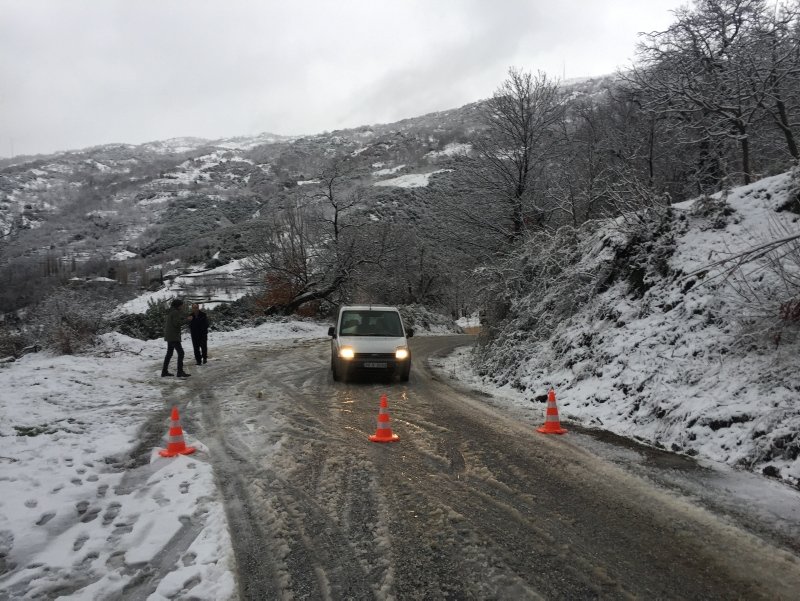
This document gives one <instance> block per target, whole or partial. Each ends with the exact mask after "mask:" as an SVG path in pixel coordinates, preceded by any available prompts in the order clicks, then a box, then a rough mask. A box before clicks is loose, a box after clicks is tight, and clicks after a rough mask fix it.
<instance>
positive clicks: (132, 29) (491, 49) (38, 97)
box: [0, 0, 686, 156]
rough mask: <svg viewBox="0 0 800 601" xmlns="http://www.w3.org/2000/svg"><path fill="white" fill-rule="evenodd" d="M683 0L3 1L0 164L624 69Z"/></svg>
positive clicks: (381, 109)
mask: <svg viewBox="0 0 800 601" xmlns="http://www.w3.org/2000/svg"><path fill="white" fill-rule="evenodd" d="M685 3H686V2H685V0H684V1H681V0H225V1H210V0H0V156H10V155H11V154H12V153H13V154H15V155H19V154H32V153H47V152H54V151H58V150H70V149H75V148H83V147H86V146H93V145H96V144H105V143H110V142H127V143H134V144H137V143H142V142H148V141H152V140H162V139H166V138H171V137H177V136H198V137H204V138H220V137H232V136H237V135H250V134H257V133H261V132H271V133H276V134H287V135H293V134H313V133H319V132H322V131H326V130H334V129H340V128H345V127H354V126H358V125H366V124H371V123H387V122H392V121H397V120H399V119H403V118H406V117H413V116H417V115H422V114H425V113H429V112H432V111H437V110H443V109H449V108H456V107H459V106H462V105H464V104H467V103H469V102H473V101H476V100H479V99H481V98H486V97H488V96H490V95H491V94H492V92H493V91H494V90H495V89H496V88H497V86H498V85H499V84H500V83H501V82H502V80H503V79H504V77H505V75H506V72H507V70H508V68H509V67H510V66H512V65H513V66H516V67H520V68H522V69H525V70H529V71H532V72H535V71H537V70H542V71H545V72H546V73H548V74H549V75H551V76H553V77H558V78H562V77H563V76H564V75H565V76H566V78H568V79H570V78H575V77H583V76H595V75H603V74H606V73H611V72H613V71H614V70H615V69H616V68H617V67H624V66H625V65H627V64H629V63H630V61H631V60H632V59H633V58H634V55H635V44H636V40H637V33H638V32H640V31H651V30H654V29H664V28H666V27H667V26H668V25H669V23H670V22H671V21H672V14H671V12H670V11H671V10H674V9H675V8H677V7H678V6H680V5H681V4H685Z"/></svg>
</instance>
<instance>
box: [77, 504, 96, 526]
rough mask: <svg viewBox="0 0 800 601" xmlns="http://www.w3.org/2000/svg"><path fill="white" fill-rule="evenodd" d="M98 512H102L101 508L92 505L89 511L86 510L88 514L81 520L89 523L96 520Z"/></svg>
mask: <svg viewBox="0 0 800 601" xmlns="http://www.w3.org/2000/svg"><path fill="white" fill-rule="evenodd" d="M98 513H100V508H99V507H92V508H91V509H90V510H89V511H87V512H86V514H85V515H84V516H83V517H82V518H81V522H83V523H84V524H88V523H89V522H92V521H94V519H95V518H96V517H97V514H98Z"/></svg>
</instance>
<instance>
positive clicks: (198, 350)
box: [189, 303, 208, 365]
mask: <svg viewBox="0 0 800 601" xmlns="http://www.w3.org/2000/svg"><path fill="white" fill-rule="evenodd" d="M189 332H190V333H191V335H192V348H193V349H194V360H195V361H197V364H198V365H202V364H203V363H205V362H206V360H207V358H208V315H206V314H205V312H204V311H201V310H200V305H198V304H197V303H193V304H192V314H191V315H189Z"/></svg>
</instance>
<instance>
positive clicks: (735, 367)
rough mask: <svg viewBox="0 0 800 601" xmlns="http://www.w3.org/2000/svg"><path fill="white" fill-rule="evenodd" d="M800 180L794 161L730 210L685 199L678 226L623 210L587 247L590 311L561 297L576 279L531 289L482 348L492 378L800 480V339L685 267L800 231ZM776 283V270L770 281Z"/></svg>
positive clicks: (682, 445) (522, 396)
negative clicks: (642, 234) (747, 322)
mask: <svg viewBox="0 0 800 601" xmlns="http://www.w3.org/2000/svg"><path fill="white" fill-rule="evenodd" d="M791 186H792V183H791V181H790V176H789V175H788V174H784V175H780V176H776V177H772V178H768V179H765V180H762V181H760V182H757V183H755V184H752V185H750V186H745V187H741V188H737V189H735V190H733V191H732V192H731V193H730V194H729V195H727V198H724V197H723V196H722V195H717V196H716V197H715V198H712V199H711V201H713V202H712V204H713V203H717V209H719V210H716V211H709V210H699V209H698V207H696V206H695V205H696V204H697V203H698V202H700V201H692V202H687V203H682V204H680V205H676V206H675V207H673V208H674V214H673V215H672V217H671V219H670V221H669V223H668V224H667V226H666V227H665V228H664V231H661V232H659V233H657V235H655V236H654V237H653V238H652V239H650V240H640V241H638V243H637V242H636V241H635V240H631V239H630V238H629V237H625V236H624V235H622V236H621V231H620V229H619V227H618V225H619V224H605V225H604V226H602V227H600V228H598V229H597V231H595V232H594V233H592V234H591V235H588V236H586V237H585V238H583V239H582V240H581V242H580V243H579V246H578V247H577V248H576V249H574V256H575V257H579V259H578V262H577V263H576V265H575V266H574V269H573V270H572V273H573V274H577V275H575V276H574V277H575V278H576V284H575V288H574V291H573V292H572V293H571V294H574V296H575V299H566V300H567V301H569V302H574V303H576V306H578V307H579V309H578V310H577V312H573V313H568V314H567V315H565V316H563V318H562V317H560V316H559V315H558V314H557V312H556V310H555V309H554V307H559V306H561V307H563V306H566V305H568V304H569V302H566V303H565V302H564V301H565V299H564V298H563V290H564V289H563V288H561V289H558V288H557V287H554V288H553V289H547V288H545V289H536V290H529V291H527V292H525V293H523V294H521V295H519V296H518V297H517V298H516V299H515V300H514V302H513V306H512V307H511V317H510V319H509V320H508V321H507V322H506V323H505V324H503V325H501V331H500V336H499V338H498V339H497V340H495V341H494V342H493V344H492V345H490V346H489V347H487V349H486V350H485V352H484V353H483V354H482V355H480V356H479V357H477V359H478V361H477V365H478V369H479V372H480V373H481V374H482V375H483V380H484V382H485V383H487V384H491V385H494V386H497V387H498V388H499V389H500V390H502V391H503V392H504V394H507V395H509V396H511V397H514V398H517V399H519V400H520V401H521V402H526V403H529V402H531V401H536V402H542V401H543V399H544V395H545V393H546V391H547V389H548V388H549V387H550V386H554V387H555V389H556V391H557V393H558V399H559V404H558V406H559V411H560V414H561V417H562V418H563V419H568V420H574V421H577V422H581V423H583V424H587V425H590V426H596V427H598V428H604V429H607V430H611V431H613V432H615V433H617V434H621V435H624V436H628V437H632V438H636V439H639V440H641V441H645V442H648V443H650V444H653V445H656V446H659V447H664V448H668V449H672V450H674V451H678V452H682V453H687V454H690V455H701V456H705V457H708V458H710V459H713V460H716V461H720V462H724V463H727V464H729V465H732V466H737V467H741V468H745V469H749V470H753V471H763V470H765V473H767V474H771V475H779V476H780V477H782V478H784V479H785V480H786V481H788V482H791V483H795V484H797V483H799V482H800V459H798V456H800V405H799V404H798V403H797V391H800V372H799V371H798V370H797V353H798V350H800V349H799V348H798V343H797V342H784V343H782V344H780V345H778V346H777V347H776V346H775V345H774V344H773V343H771V341H769V340H766V339H765V338H766V337H764V336H762V337H761V338H760V339H758V338H752V337H750V338H746V337H744V336H743V330H742V327H741V320H742V318H743V317H747V316H746V315H744V314H743V308H742V303H741V298H740V297H739V296H737V294H736V293H735V292H733V291H732V289H731V288H730V287H729V286H727V285H725V284H724V283H723V282H722V281H721V280H719V279H714V278H712V277H711V276H712V275H713V274H698V275H696V276H694V277H690V278H682V277H681V276H683V275H684V274H689V273H691V272H692V271H695V270H697V269H698V268H700V267H702V266H704V265H707V264H708V263H709V262H711V261H714V260H717V259H720V258H722V257H724V256H730V254H731V253H734V252H736V251H740V250H743V249H746V248H750V247H752V246H754V245H756V244H759V243H763V242H764V241H765V240H766V239H772V238H775V235H774V234H775V228H779V229H780V228H786V229H788V230H790V231H796V230H797V226H796V224H795V221H796V219H797V216H796V215H794V214H793V213H789V212H778V211H777V210H776V209H778V208H779V207H780V206H781V205H782V204H784V203H785V202H786V199H787V195H788V194H789V191H790V189H791ZM703 202H707V201H703ZM531 252H535V251H534V250H532V251H531ZM659 253H661V254H659ZM642 257H646V258H647V259H646V260H647V261H649V263H648V264H641V265H639V264H636V263H637V261H640V260H641V259H642ZM624 270H627V276H628V277H627V278H623V277H621V276H620V273H621V272H622V271H624ZM615 274H616V278H615V277H614V276H615ZM634 276H635V277H634ZM581 278H582V279H581ZM581 281H583V282H585V285H583V287H581ZM768 284H769V282H768V274H765V276H764V277H763V278H762V281H761V283H758V284H756V286H762V287H764V289H765V290H766V287H767V286H768ZM558 291H560V292H561V293H562V298H556V297H555V296H554V295H555V294H557V292H558ZM587 291H588V293H587ZM589 293H591V294H589ZM582 295H586V297H585V298H584V297H583V296H582ZM547 318H549V319H550V320H551V321H549V322H548V321H547Z"/></svg>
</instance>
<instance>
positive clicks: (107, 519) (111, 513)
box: [103, 501, 122, 526]
mask: <svg viewBox="0 0 800 601" xmlns="http://www.w3.org/2000/svg"><path fill="white" fill-rule="evenodd" d="M121 508H122V505H121V504H120V503H117V502H116V501H115V502H114V503H111V504H110V505H109V506H108V507H107V508H106V512H105V513H104V514H103V526H108V525H109V524H110V523H111V522H113V521H114V520H116V519H117V516H118V515H119V510H120V509H121Z"/></svg>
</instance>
